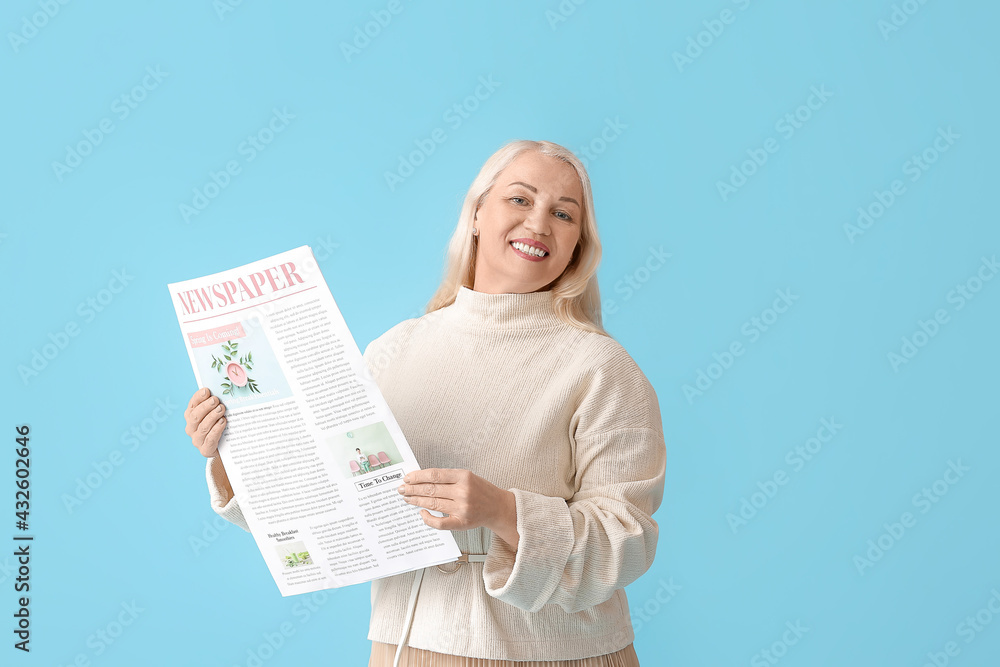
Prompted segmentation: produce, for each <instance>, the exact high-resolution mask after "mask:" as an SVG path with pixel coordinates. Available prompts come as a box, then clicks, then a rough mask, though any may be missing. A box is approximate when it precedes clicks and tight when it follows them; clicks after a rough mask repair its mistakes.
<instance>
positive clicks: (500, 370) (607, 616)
mask: <svg viewBox="0 0 1000 667" xmlns="http://www.w3.org/2000/svg"><path fill="white" fill-rule="evenodd" d="M364 358H365V362H366V363H367V365H368V367H369V369H370V370H371V372H372V375H373V377H374V378H375V381H376V384H377V385H378V387H379V390H380V391H381V392H382V395H383V396H384V397H385V400H386V402H387V404H388V406H389V408H390V409H391V410H392V413H393V415H394V416H395V418H396V421H397V422H398V424H399V426H400V428H401V429H402V431H403V433H404V435H405V436H406V440H407V442H408V443H409V445H410V447H411V449H412V450H413V453H414V455H415V456H416V458H417V461H418V463H419V464H420V467H421V468H424V469H426V468H462V469H466V470H470V471H472V472H473V473H475V474H476V475H478V476H480V477H483V478H484V479H486V480H488V481H489V482H492V483H493V484H495V485H497V486H499V487H500V488H503V489H507V490H509V491H511V492H512V493H513V495H514V498H515V507H516V514H517V532H518V539H519V544H518V548H517V551H516V553H515V551H514V550H513V549H511V548H510V545H508V544H507V543H506V542H505V541H504V540H503V539H501V538H500V537H499V536H494V535H493V534H492V532H491V531H490V530H488V529H486V528H474V529H471V530H464V531H451V533H452V535H453V536H454V538H455V541H456V542H457V544H458V546H459V548H460V549H461V550H462V551H463V552H466V553H478V554H487V558H486V561H485V562H484V563H466V564H462V565H461V566H442V567H447V568H448V569H455V571H454V572H451V573H445V572H442V571H440V570H439V569H438V568H436V567H429V568H425V569H424V575H423V580H422V582H421V587H420V589H419V596H418V598H417V602H416V608H415V613H414V617H413V621H412V626H411V629H410V635H409V639H408V641H407V643H408V644H409V645H410V646H413V647H416V648H422V649H427V650H430V651H436V652H439V653H447V654H453V655H463V656H471V657H477V658H490V659H500V660H567V659H575V658H586V657H591V656H597V655H604V654H606V653H611V652H613V651H616V650H618V649H621V648H623V647H625V646H627V645H628V644H630V643H631V642H632V641H633V639H634V634H633V630H632V624H631V619H630V615H629V611H628V600H627V599H626V596H625V591H624V590H623V587H624V586H626V585H628V584H630V583H632V582H633V581H635V580H636V579H638V578H639V577H640V576H641V575H642V574H643V573H645V572H646V571H647V570H648V569H649V567H650V565H652V562H653V557H654V555H655V553H656V543H657V538H658V535H659V529H658V526H657V523H656V521H655V520H654V519H653V518H652V515H653V513H654V512H656V510H657V508H658V507H659V506H660V502H661V500H662V497H663V484H664V473H665V466H666V447H665V443H664V437H663V424H662V422H661V418H660V409H659V403H658V401H657V397H656V393H655V391H654V390H653V387H652V385H651V384H650V382H649V380H648V379H647V378H646V376H645V375H644V374H643V372H642V371H641V370H640V369H639V367H638V365H637V364H636V363H635V361H634V360H633V359H632V357H631V356H629V354H628V353H627V352H626V351H625V349H624V348H623V347H622V346H621V345H620V344H619V343H618V342H617V341H615V340H614V339H613V338H610V337H607V336H603V335H600V334H596V333H592V332H588V331H583V330H581V329H579V328H577V327H574V326H571V325H568V324H566V323H564V322H562V321H561V320H560V319H559V318H558V317H557V316H556V313H555V310H554V308H553V300H552V292H550V291H543V292H529V293H524V294H518V293H505V294H488V293H484V292H477V291H474V290H472V289H469V288H467V287H461V288H460V289H459V292H458V294H457V296H456V299H455V301H454V303H452V304H451V305H449V306H446V307H444V308H440V309H438V310H436V311H433V312H431V313H427V314H425V315H423V316H421V317H418V318H412V319H408V320H404V321H403V322H400V323H399V324H397V325H396V326H394V327H392V328H391V329H389V330H388V331H386V332H385V333H384V334H382V335H381V336H379V337H378V338H376V339H375V340H373V341H372V342H371V343H370V344H369V345H368V346H367V347H366V349H365V351H364ZM220 472H221V470H220V465H219V461H218V457H215V458H212V459H209V460H208V462H207V465H206V476H207V480H208V487H209V494H210V498H211V504H212V508H213V510H215V512H216V513H218V514H219V515H220V516H222V517H224V518H225V519H227V520H229V521H231V522H232V523H234V524H236V525H239V526H240V527H242V528H243V529H244V530H249V528H248V526H247V524H246V521H245V520H244V518H243V514H242V512H241V511H240V508H239V502H238V501H239V499H238V498H229V497H226V495H225V492H224V491H223V490H222V488H221V487H220V484H219V477H218V475H219V474H220ZM414 511H415V512H418V511H419V508H414ZM456 568H457V569H456ZM414 576H415V573H414V572H407V573H404V574H399V575H395V576H391V577H386V578H383V579H378V580H375V581H373V582H372V586H371V599H372V611H371V621H370V626H369V633H368V639H369V640H374V641H380V642H385V643H389V644H395V643H397V642H398V641H399V635H400V631H401V630H402V629H403V624H404V620H405V612H406V608H407V601H408V597H409V594H410V590H411V584H412V583H413V580H414Z"/></svg>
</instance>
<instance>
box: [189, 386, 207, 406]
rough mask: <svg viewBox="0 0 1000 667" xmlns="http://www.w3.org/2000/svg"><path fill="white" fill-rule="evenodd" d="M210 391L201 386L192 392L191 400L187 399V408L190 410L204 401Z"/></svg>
mask: <svg viewBox="0 0 1000 667" xmlns="http://www.w3.org/2000/svg"><path fill="white" fill-rule="evenodd" d="M210 393H211V392H210V391H209V390H208V389H207V388H206V387H202V388H201V389H199V390H198V391H196V392H194V394H193V395H192V396H191V400H190V401H188V409H189V410H190V409H191V408H193V407H194V406H196V405H198V404H199V403H201V402H202V401H204V400H205V399H206V398H208V395H209V394H210Z"/></svg>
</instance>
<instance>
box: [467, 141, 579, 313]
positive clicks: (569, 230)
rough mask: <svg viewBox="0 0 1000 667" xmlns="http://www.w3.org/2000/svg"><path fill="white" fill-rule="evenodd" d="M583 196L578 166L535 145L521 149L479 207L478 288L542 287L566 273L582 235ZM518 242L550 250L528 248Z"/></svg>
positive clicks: (491, 290) (521, 290) (512, 289)
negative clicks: (539, 150) (536, 252)
mask: <svg viewBox="0 0 1000 667" xmlns="http://www.w3.org/2000/svg"><path fill="white" fill-rule="evenodd" d="M582 202H583V187H582V186H581V185H580V179H579V178H578V177H577V175H576V170H575V169H574V168H573V167H572V166H570V165H569V164H566V163H565V162H563V161H562V160H559V159H557V158H554V157H550V156H548V155H542V154H540V153H537V152H535V151H531V150H529V151H525V152H523V153H521V154H520V155H518V156H517V157H516V158H515V159H514V160H513V161H512V162H511V163H510V164H509V165H508V166H507V168H506V169H504V170H503V171H502V172H500V174H499V175H498V176H497V180H496V183H495V184H494V185H493V188H492V189H491V190H490V192H489V194H487V195H486V198H485V199H484V200H483V202H482V205H481V206H480V208H479V210H478V212H477V213H476V221H475V223H474V226H475V227H476V229H478V230H479V248H478V250H477V253H478V255H477V256H476V275H475V282H474V284H473V289H475V290H476V291H477V292H487V293H489V294H502V293H522V294H523V293H525V292H537V291H539V290H541V289H543V288H544V287H546V286H548V285H549V283H551V282H553V281H554V280H555V279H556V278H558V277H559V276H560V275H562V272H563V271H564V270H565V269H566V267H567V266H569V262H570V259H571V258H572V257H573V250H574V249H575V248H576V245H577V243H578V242H579V240H580V229H581V224H582V222H581V217H582V213H583V208H582ZM513 242H519V243H525V244H527V245H534V246H536V248H537V247H538V246H540V247H541V249H542V250H544V251H546V252H545V253H544V254H543V255H541V256H535V255H531V254H527V253H525V252H523V251H522V250H520V249H518V248H515V247H514V246H513V245H511V244H512V243H513Z"/></svg>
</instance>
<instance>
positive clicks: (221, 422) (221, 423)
mask: <svg viewBox="0 0 1000 667" xmlns="http://www.w3.org/2000/svg"><path fill="white" fill-rule="evenodd" d="M220 407H222V406H220ZM209 422H212V423H211V424H209V426H208V431H207V432H206V433H205V438H204V440H202V442H201V444H200V445H198V444H197V443H195V446H196V447H198V451H200V452H201V454H202V456H204V457H205V458H212V457H213V456H215V454H216V452H217V451H218V449H219V439H220V438H221V437H222V432H223V431H224V430H225V429H226V418H225V417H223V416H222V413H221V412H212V413H211V414H210V415H208V416H207V417H205V419H204V420H203V421H202V423H201V425H199V426H198V430H199V431H201V429H202V425H204V424H208V423H209Z"/></svg>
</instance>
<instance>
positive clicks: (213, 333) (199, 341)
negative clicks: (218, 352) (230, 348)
mask: <svg viewBox="0 0 1000 667" xmlns="http://www.w3.org/2000/svg"><path fill="white" fill-rule="evenodd" d="M246 335H247V334H246V332H245V331H244V330H243V325H242V324H240V323H239V322H234V323H233V324H225V325H223V326H221V327H215V328H212V329H206V330H205V331H192V332H191V333H189V334H188V335H187V336H188V343H190V345H191V347H192V348H195V347H208V346H209V345H218V344H219V343H225V342H226V341H229V340H232V339H234V338H244V337H245V336H246Z"/></svg>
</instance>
